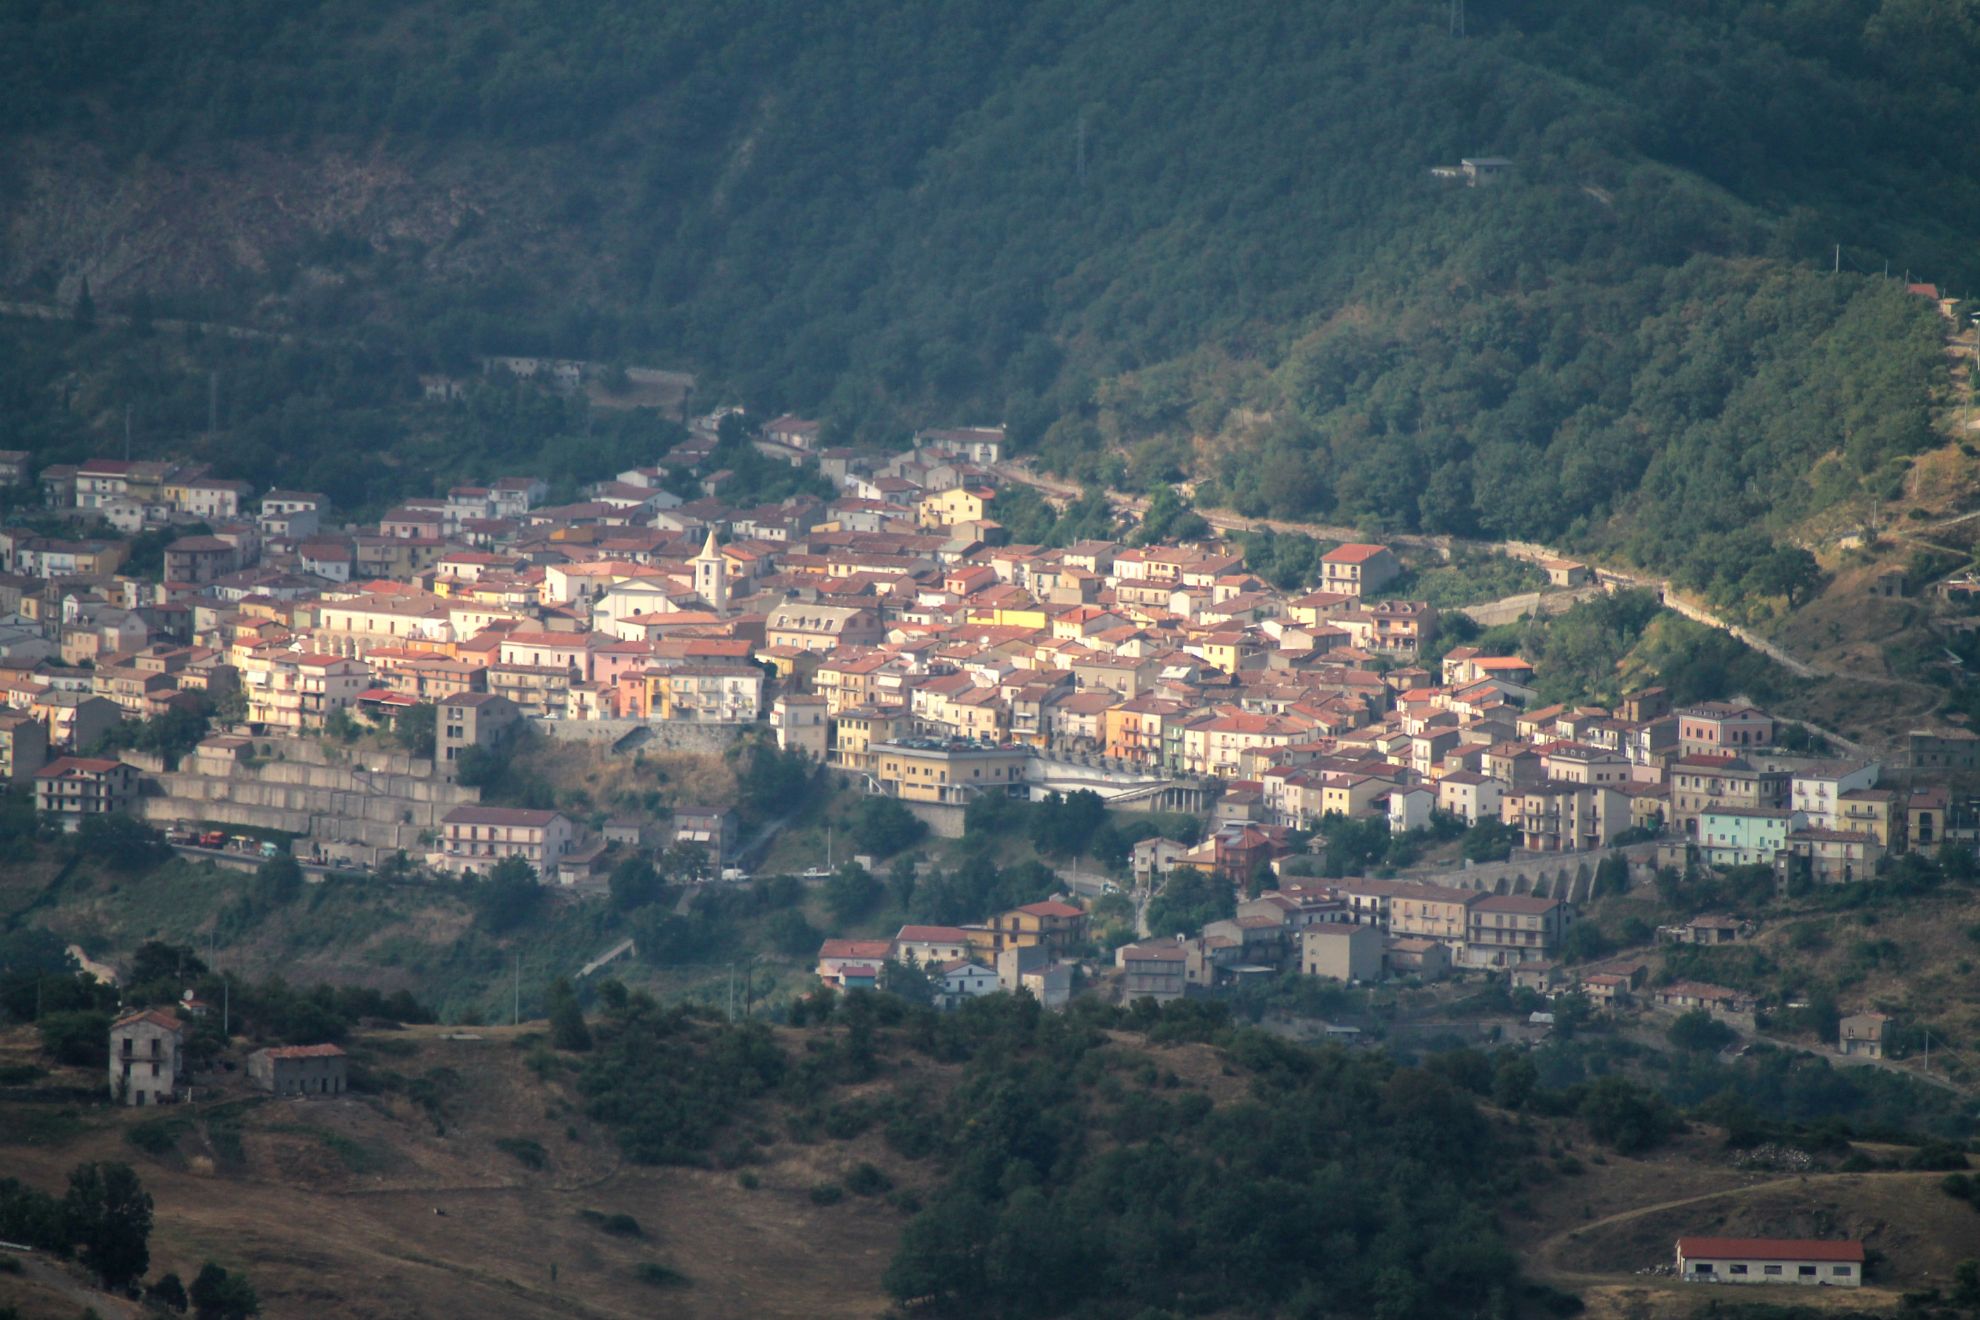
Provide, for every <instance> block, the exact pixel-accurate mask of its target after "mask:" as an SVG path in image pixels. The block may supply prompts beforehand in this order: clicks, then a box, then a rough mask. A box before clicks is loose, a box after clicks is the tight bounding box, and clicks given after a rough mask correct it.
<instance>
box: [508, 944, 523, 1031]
mask: <svg viewBox="0 0 1980 1320" xmlns="http://www.w3.org/2000/svg"><path fill="white" fill-rule="evenodd" d="M515 987H516V988H515V1001H514V1005H513V1007H511V1008H510V1010H509V1025H510V1026H514V1027H519V1026H521V1025H522V954H521V953H520V952H518V953H517V954H516V982H515Z"/></svg>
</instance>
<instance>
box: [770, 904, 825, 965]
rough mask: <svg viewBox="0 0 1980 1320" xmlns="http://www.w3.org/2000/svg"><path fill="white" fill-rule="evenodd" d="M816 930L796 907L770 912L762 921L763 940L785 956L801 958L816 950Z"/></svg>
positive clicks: (817, 939) (817, 937) (817, 936)
mask: <svg viewBox="0 0 1980 1320" xmlns="http://www.w3.org/2000/svg"><path fill="white" fill-rule="evenodd" d="M820 938H821V937H820V936H819V934H818V930H817V928H816V927H814V926H813V925H812V924H811V923H810V922H809V921H806V920H805V919H804V913H803V912H801V911H799V910H798V909H796V908H785V909H784V910H783V911H781V912H772V913H771V914H770V916H769V918H768V919H766V920H765V921H764V923H763V940H764V943H766V944H768V945H769V946H770V947H771V948H772V949H774V950H776V951H777V952H778V953H781V954H783V955H784V956H785V957H787V958H803V957H807V956H809V955H811V954H814V953H816V952H818V941H819V939H820Z"/></svg>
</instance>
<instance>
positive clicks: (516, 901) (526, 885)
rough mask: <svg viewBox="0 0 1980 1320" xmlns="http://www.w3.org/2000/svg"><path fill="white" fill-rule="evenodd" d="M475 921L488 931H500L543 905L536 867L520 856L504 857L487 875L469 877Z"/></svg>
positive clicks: (516, 924)
mask: <svg viewBox="0 0 1980 1320" xmlns="http://www.w3.org/2000/svg"><path fill="white" fill-rule="evenodd" d="M470 883H471V884H472V885H473V898H472V901H473V903H474V915H475V921H476V922H477V923H478V924H479V925H480V926H481V928H482V929H483V930H485V931H487V932H488V933H489V934H491V935H501V934H503V933H505V932H507V931H511V930H514V929H515V928H516V927H518V926H520V925H522V924H523V923H524V922H526V921H528V920H529V919H530V918H531V917H533V916H535V915H536V913H537V910H538V909H539V908H540V907H542V905H543V886H542V885H541V884H539V883H538V882H537V878H536V868H535V867H533V866H531V865H530V864H529V863H528V862H526V861H524V860H523V859H522V858H520V857H504V858H503V859H502V860H501V861H499V862H497V863H495V865H494V867H493V868H492V869H491V870H490V871H489V872H488V878H487V879H485V880H481V881H471V882H470Z"/></svg>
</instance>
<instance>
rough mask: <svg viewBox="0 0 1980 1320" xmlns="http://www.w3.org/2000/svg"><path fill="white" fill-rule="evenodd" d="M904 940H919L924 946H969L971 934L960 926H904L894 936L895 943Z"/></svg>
mask: <svg viewBox="0 0 1980 1320" xmlns="http://www.w3.org/2000/svg"><path fill="white" fill-rule="evenodd" d="M902 940H919V941H921V942H922V943H924V944H926V943H930V942H939V943H942V944H967V943H968V942H969V932H968V931H966V930H964V929H962V928H961V927H960V926H903V927H901V929H900V932H899V933H898V934H896V935H895V936H894V941H895V943H899V942H900V941H902Z"/></svg>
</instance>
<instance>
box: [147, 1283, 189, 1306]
mask: <svg viewBox="0 0 1980 1320" xmlns="http://www.w3.org/2000/svg"><path fill="white" fill-rule="evenodd" d="M144 1299H145V1300H146V1301H147V1302H150V1303H151V1304H152V1305H153V1306H160V1307H163V1308H165V1309H166V1310H168V1311H177V1312H179V1313H180V1314H181V1315H183V1314H185V1310H186V1306H187V1304H188V1299H187V1297H186V1286H185V1284H183V1283H181V1282H179V1276H178V1275H176V1274H164V1275H161V1276H160V1277H159V1278H158V1280H157V1282H155V1283H148V1284H146V1285H145V1286H144Z"/></svg>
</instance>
